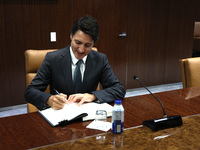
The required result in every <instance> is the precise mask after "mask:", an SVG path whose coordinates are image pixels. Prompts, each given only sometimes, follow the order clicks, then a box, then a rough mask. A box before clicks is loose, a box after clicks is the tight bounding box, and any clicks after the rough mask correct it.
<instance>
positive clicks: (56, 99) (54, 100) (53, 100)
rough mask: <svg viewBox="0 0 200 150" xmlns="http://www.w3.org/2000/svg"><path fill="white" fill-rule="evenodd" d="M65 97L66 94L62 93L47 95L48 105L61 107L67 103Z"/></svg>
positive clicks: (56, 107) (54, 107) (55, 107)
mask: <svg viewBox="0 0 200 150" xmlns="http://www.w3.org/2000/svg"><path fill="white" fill-rule="evenodd" d="M66 98H67V95H65V94H62V93H61V94H60V95H52V96H51V97H49V99H48V101H47V104H48V105H50V106H51V107H52V108H53V109H56V110H58V109H62V108H63V107H64V106H65V104H66V103H67V101H66Z"/></svg>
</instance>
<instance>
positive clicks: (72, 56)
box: [70, 46, 87, 65]
mask: <svg viewBox="0 0 200 150" xmlns="http://www.w3.org/2000/svg"><path fill="white" fill-rule="evenodd" d="M70 55H71V58H72V63H73V65H76V63H77V62H78V59H77V58H76V57H75V55H74V53H73V51H72V47H71V46H70ZM86 59H87V55H86V56H85V57H83V59H82V60H83V63H84V64H85V62H86Z"/></svg>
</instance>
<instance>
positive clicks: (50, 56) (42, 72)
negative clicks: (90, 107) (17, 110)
mask: <svg viewBox="0 0 200 150" xmlns="http://www.w3.org/2000/svg"><path fill="white" fill-rule="evenodd" d="M98 37H99V26H98V24H97V21H96V20H95V19H94V18H92V17H90V16H85V17H82V18H79V19H78V20H77V21H76V22H75V23H74V25H73V27H72V30H71V34H70V38H71V44H70V45H69V46H67V47H65V48H63V49H60V50H57V51H54V52H49V53H47V55H46V56H45V59H44V61H43V63H42V65H41V66H40V68H39V69H38V72H37V75H36V76H35V78H34V79H33V80H32V82H31V83H30V85H29V86H28V87H27V89H26V91H25V94H24V96H25V99H26V101H27V102H29V103H32V104H33V105H35V106H36V107H37V108H38V109H40V110H42V109H43V108H44V106H46V105H49V106H51V107H52V108H54V109H61V108H63V107H64V105H65V104H66V103H74V102H78V104H79V105H81V104H83V103H85V102H92V101H97V102H99V103H103V102H113V101H114V100H116V99H123V98H124V96H125V90H124V88H123V85H122V84H121V83H120V82H119V80H118V79H117V77H116V76H115V74H114V73H113V71H112V69H111V67H110V65H109V63H108V59H107V57H106V55H105V54H102V53H99V52H96V51H93V50H92V47H93V45H94V43H95V42H96V41H97V40H98ZM79 60H81V61H80V67H77V66H79V65H78V63H77V62H79ZM77 68H80V69H77ZM77 70H78V71H77ZM78 72H79V73H78ZM77 77H79V79H78V78H77ZM78 80H80V81H79V83H77V82H78ZM99 82H100V83H101V85H102V87H103V90H99V91H96V89H97V86H98V83H99ZM78 84H79V86H78V87H77V86H76V85H78ZM48 85H50V94H49V93H45V92H44V91H45V90H46V87H47V86H48ZM58 91H59V92H60V94H59V93H58ZM66 99H67V100H66Z"/></svg>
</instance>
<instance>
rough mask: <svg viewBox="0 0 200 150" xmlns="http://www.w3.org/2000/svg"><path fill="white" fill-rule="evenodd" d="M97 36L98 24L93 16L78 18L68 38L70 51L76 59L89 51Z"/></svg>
mask: <svg viewBox="0 0 200 150" xmlns="http://www.w3.org/2000/svg"><path fill="white" fill-rule="evenodd" d="M98 37H99V26H98V23H97V21H96V19H94V18H93V17H90V16H85V17H82V18H79V19H78V20H77V21H76V22H75V23H74V25H73V27H72V30H71V34H70V38H71V47H72V51H73V53H74V55H75V57H76V58H77V59H82V58H83V57H84V56H86V55H87V54H89V53H90V51H91V49H92V47H93V45H94V43H95V42H96V41H97V40H98Z"/></svg>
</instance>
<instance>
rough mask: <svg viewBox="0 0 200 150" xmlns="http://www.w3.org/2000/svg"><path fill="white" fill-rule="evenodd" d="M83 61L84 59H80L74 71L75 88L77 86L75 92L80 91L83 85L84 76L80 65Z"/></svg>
mask: <svg viewBox="0 0 200 150" xmlns="http://www.w3.org/2000/svg"><path fill="white" fill-rule="evenodd" d="M82 63H83V60H82V59H81V60H79V61H78V62H77V63H76V69H75V71H74V88H75V93H77V92H79V89H80V87H81V83H82V76H81V70H80V65H81V64H82Z"/></svg>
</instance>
